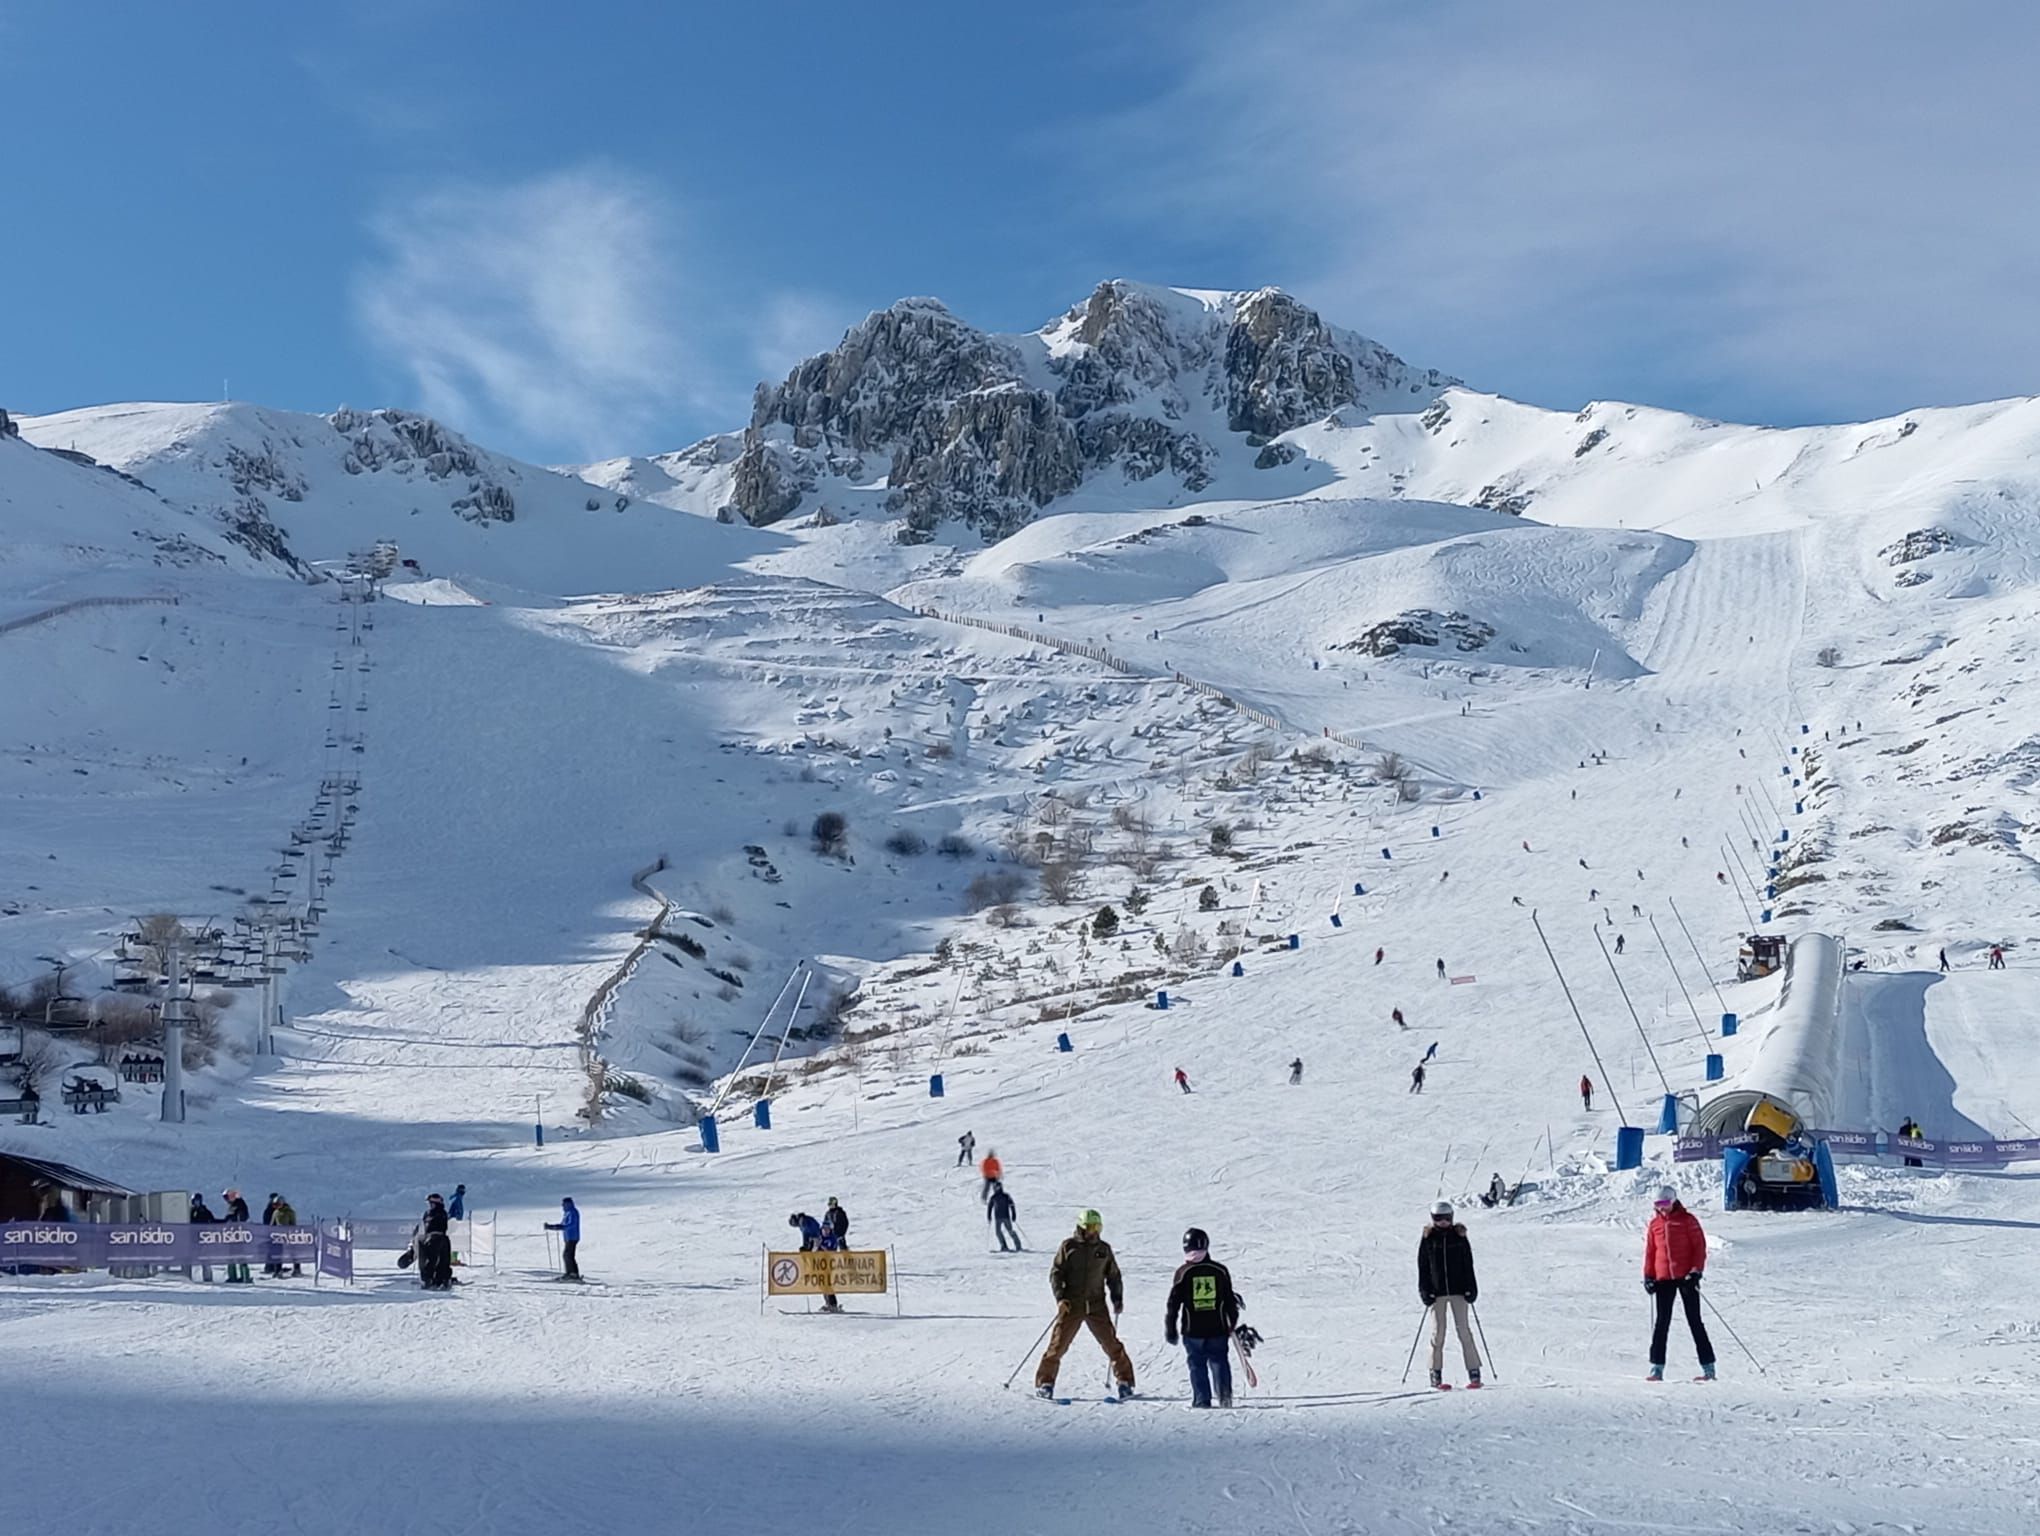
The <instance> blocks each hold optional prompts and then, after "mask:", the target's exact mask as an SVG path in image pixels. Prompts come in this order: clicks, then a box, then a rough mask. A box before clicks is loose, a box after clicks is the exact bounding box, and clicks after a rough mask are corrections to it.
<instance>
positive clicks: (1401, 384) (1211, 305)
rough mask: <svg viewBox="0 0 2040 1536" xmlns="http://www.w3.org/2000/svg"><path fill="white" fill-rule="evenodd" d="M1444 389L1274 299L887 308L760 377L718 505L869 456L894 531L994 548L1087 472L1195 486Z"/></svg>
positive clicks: (783, 501) (856, 469) (864, 469)
mask: <svg viewBox="0 0 2040 1536" xmlns="http://www.w3.org/2000/svg"><path fill="white" fill-rule="evenodd" d="M1454 382H1456V381H1455V380H1450V379H1447V378H1445V377H1444V376H1443V375H1441V374H1438V373H1436V372H1431V373H1422V372H1420V371H1418V370H1414V369H1411V368H1409V367H1408V366H1407V365H1406V364H1405V363H1403V362H1402V360H1401V359H1400V358H1398V357H1396V356H1395V355H1394V354H1393V353H1391V352H1389V351H1387V350H1386V349H1385V348H1383V347H1381V346H1380V345H1379V344H1378V343H1376V342H1373V341H1369V340H1368V339H1367V338H1365V337H1363V336H1357V335H1354V334H1353V333H1351V332H1347V331H1341V330H1339V329H1337V328H1335V327H1333V326H1330V325H1328V324H1326V323H1325V321H1324V320H1323V319H1322V318H1321V317H1320V316H1319V315H1318V314H1317V312H1316V311H1314V310H1312V309H1310V308H1309V307H1308V306H1307V305H1305V304H1303V303H1301V302H1300V301H1298V300H1297V299H1295V298H1293V297H1292V296H1290V295H1289V294H1287V293H1285V292H1283V291H1282V290H1281V289H1279V288H1262V289H1259V290H1256V291H1254V292H1251V293H1202V292H1192V291H1187V290H1179V289H1172V288H1157V287H1154V286H1152V285H1149V284H1145V283H1135V282H1129V281H1126V280H1123V279H1114V280H1112V281H1108V282H1103V283H1100V284H1099V285H1098V286H1097V287H1096V288H1095V289H1094V290H1092V292H1091V294H1090V295H1089V296H1088V297H1087V298H1085V299H1084V300H1083V301H1082V302H1081V303H1079V304H1077V305H1075V306H1074V307H1073V308H1071V309H1070V310H1068V311H1067V312H1066V313H1064V314H1063V315H1062V316H1061V317H1060V318H1058V319H1057V320H1054V321H1051V322H1050V323H1049V324H1048V325H1046V326H1044V327H1043V328H1042V329H1041V330H1039V331H1036V332H1034V333H1032V334H1029V335H1025V336H999V335H990V334H987V333H985V332H983V331H980V330H977V329H976V328H974V327H972V326H970V325H968V324H966V323H965V322H964V321H962V320H961V319H959V318H958V317H957V316H956V315H955V314H954V313H952V312H951V311H950V310H949V309H948V308H947V307H946V306H945V305H943V304H942V303H940V302H939V301H938V300H935V299H926V298H914V299H903V300H901V301H899V302H898V303H896V304H893V305H891V306H889V307H888V308H886V309H882V310H879V311H877V312H875V313H873V314H871V315H869V316H867V317H866V318H865V319H864V320H863V321H862V322H861V323H860V324H858V325H856V326H854V327H852V328H851V329H850V331H849V332H847V333H846V334H845V336H844V337H843V340H842V341H841V342H840V343H839V344H838V345H837V346H836V347H835V348H834V349H832V350H831V351H828V352H824V353H821V354H819V355H817V356H815V357H811V358H808V359H807V360H806V361H804V362H802V363H801V364H799V365H798V366H797V367H795V368H794V369H793V370H792V371H791V372H790V373H789V374H788V375H787V376H786V378H785V379H784V380H783V381H782V382H781V383H779V384H776V385H771V384H765V385H760V386H759V388H758V391H757V394H756V397H755V399H754V402H753V407H752V412H751V423H750V426H749V428H748V429H747V430H746V431H745V433H744V435H743V447H742V450H741V453H740V454H739V456H738V459H737V462H736V466H735V469H734V471H733V473H732V476H731V482H730V484H731V490H730V498H729V502H728V504H727V505H726V506H725V507H724V508H723V514H724V516H726V517H730V518H742V519H743V520H744V521H746V522H749V523H754V524H763V523H770V522H775V521H777V520H779V519H780V518H783V517H786V516H788V515H790V514H791V513H793V512H794V511H796V510H798V508H799V507H800V505H801V503H802V501H803V500H804V498H805V497H806V496H807V494H808V493H809V492H810V491H812V490H814V489H815V488H816V487H817V486H818V485H819V484H820V482H821V480H822V478H823V477H824V476H830V475H834V476H842V477H850V478H860V479H861V478H868V476H869V474H870V470H871V464H870V460H872V459H874V458H877V457H879V456H881V455H882V456H884V458H885V460H886V464H887V471H886V472H887V484H888V485H889V486H890V488H891V495H890V498H889V502H888V504H889V506H890V507H891V508H892V509H893V510H894V511H895V512H897V513H900V514H903V515H904V517H905V519H906V528H905V530H904V532H903V535H902V536H903V537H905V538H908V539H921V538H926V537H929V536H930V535H932V533H933V531H934V529H935V528H936V527H937V526H938V525H939V524H941V523H942V522H944V521H959V522H963V523H966V524H968V525H970V526H971V527H974V528H976V529H977V530H978V531H979V532H981V533H982V534H983V535H984V536H985V537H987V538H997V537H1003V536H1004V535H1005V534H1007V533H1010V532H1011V531H1012V530H1013V529H1015V528H1017V527H1019V526H1021V525H1022V524H1024V523H1026V522H1027V521H1029V520H1030V519H1031V518H1033V517H1034V516H1035V515H1036V514H1037V513H1038V512H1039V511H1040V510H1041V509H1042V508H1044V507H1046V506H1048V505H1049V504H1050V503H1052V502H1054V501H1056V500H1057V499H1059V498H1061V497H1063V496H1067V495H1069V494H1071V493H1072V492H1074V491H1076V490H1077V489H1079V488H1080V487H1081V486H1083V485H1085V484H1086V483H1088V482H1090V481H1091V480H1093V479H1094V478H1096V477H1098V476H1101V475H1110V474H1117V475H1118V476H1120V477H1121V478H1122V479H1127V480H1145V479H1148V478H1150V477H1152V476H1155V475H1161V474H1167V475H1171V476H1173V477H1174V478H1175V479H1176V480H1177V481H1178V482H1179V483H1180V485H1181V487H1182V489H1183V490H1184V491H1187V492H1191V493H1195V492H1197V491H1200V490H1203V489H1204V488H1205V487H1207V486H1208V485H1210V484H1211V483H1212V481H1213V478H1214V476H1215V474H1216V472H1217V470H1218V468H1219V467H1220V465H1221V463H1222V462H1223V461H1224V460H1225V458H1226V456H1227V454H1228V453H1230V452H1233V451H1235V450H1236V449H1237V448H1250V449H1251V448H1260V447H1262V445H1263V444H1264V443H1265V442H1266V440H1267V439H1268V438H1271V437H1274V436H1277V435H1279V434H1281V433H1283V432H1287V431H1290V430H1291V429H1293V428H1295V427H1299V426H1302V425H1304V424H1306V423H1308V422H1311V421H1316V420H1319V419H1321V418H1322V417H1324V416H1325V415H1327V414H1328V413H1330V412H1331V411H1334V410H1337V409H1339V408H1340V407H1342V406H1349V405H1354V404H1362V405H1368V406H1374V405H1380V404H1387V403H1390V402H1393V403H1394V404H1396V405H1398V406H1406V405H1409V404H1411V403H1414V404H1417V405H1421V404H1422V399H1421V398H1420V397H1421V396H1423V394H1424V392H1425V391H1426V390H1428V391H1430V392H1431V393H1433V394H1435V393H1436V392H1437V390H1438V389H1440V388H1443V387H1445V386H1446V385H1449V384H1451V383H1454ZM1412 397H1419V398H1415V399H1414V401H1413V399H1412ZM1290 457H1293V455H1291V454H1289V453H1287V452H1281V453H1270V452H1264V453H1262V454H1261V456H1260V457H1259V459H1256V460H1254V461H1253V462H1255V463H1258V464H1260V465H1262V466H1263V467H1267V466H1271V465H1276V464H1280V463H1283V462H1286V461H1287V460H1288V459H1289V458H1290Z"/></svg>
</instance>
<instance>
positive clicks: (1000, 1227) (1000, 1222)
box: [992, 1216, 1021, 1253]
mask: <svg viewBox="0 0 2040 1536" xmlns="http://www.w3.org/2000/svg"><path fill="white" fill-rule="evenodd" d="M992 1236H994V1237H996V1238H997V1239H998V1240H999V1252H1001V1253H1004V1252H1006V1239H1007V1238H1009V1237H1010V1238H1012V1239H1013V1252H1015V1253H1018V1252H1020V1251H1021V1249H1020V1234H1019V1233H1018V1232H1016V1231H1014V1230H1013V1222H1012V1220H1011V1218H1009V1217H1005V1216H1001V1217H999V1218H998V1219H997V1220H996V1221H994V1222H993V1223H992Z"/></svg>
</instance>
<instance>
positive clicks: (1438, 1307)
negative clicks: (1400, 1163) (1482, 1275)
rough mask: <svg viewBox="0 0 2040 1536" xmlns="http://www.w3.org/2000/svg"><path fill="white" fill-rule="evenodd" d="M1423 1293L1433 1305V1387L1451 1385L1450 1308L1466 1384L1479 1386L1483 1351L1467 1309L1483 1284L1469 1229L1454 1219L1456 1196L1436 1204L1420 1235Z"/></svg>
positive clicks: (1419, 1272) (1419, 1271) (1420, 1285)
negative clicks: (1447, 1371)
mask: <svg viewBox="0 0 2040 1536" xmlns="http://www.w3.org/2000/svg"><path fill="white" fill-rule="evenodd" d="M1417 1294H1418V1295H1419V1296H1420V1297H1422V1298H1423V1301H1424V1305H1425V1306H1427V1307H1429V1308H1430V1309H1431V1385H1432V1386H1434V1387H1438V1388H1441V1389H1442V1388H1443V1387H1444V1386H1445V1317H1446V1314H1447V1313H1448V1312H1449V1313H1450V1314H1451V1316H1452V1322H1453V1325H1454V1326H1455V1327H1456V1328H1457V1329H1458V1330H1459V1348H1460V1352H1461V1353H1462V1354H1463V1355H1464V1356H1465V1357H1466V1384H1467V1385H1468V1386H1469V1387H1477V1386H1479V1385H1480V1351H1479V1350H1477V1349H1475V1348H1474V1347H1473V1330H1472V1329H1471V1328H1469V1327H1468V1326H1467V1323H1466V1309H1467V1308H1468V1307H1470V1306H1472V1305H1473V1303H1474V1301H1475V1299H1476V1298H1477V1297H1478V1296H1479V1295H1480V1282H1479V1281H1478V1280H1476V1279H1475V1278H1474V1275H1473V1244H1471V1243H1469V1242H1468V1241H1467V1240H1466V1228H1464V1227H1462V1226H1461V1225H1460V1224H1459V1223H1458V1222H1456V1221H1454V1220H1453V1219H1452V1202H1451V1201H1450V1200H1440V1201H1439V1202H1438V1203H1437V1204H1436V1205H1434V1206H1432V1207H1431V1224H1430V1226H1428V1227H1426V1228H1425V1229H1424V1235H1423V1236H1422V1237H1420V1238H1419V1239H1417Z"/></svg>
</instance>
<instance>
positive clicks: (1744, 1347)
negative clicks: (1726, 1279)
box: [1700, 1290, 1771, 1376]
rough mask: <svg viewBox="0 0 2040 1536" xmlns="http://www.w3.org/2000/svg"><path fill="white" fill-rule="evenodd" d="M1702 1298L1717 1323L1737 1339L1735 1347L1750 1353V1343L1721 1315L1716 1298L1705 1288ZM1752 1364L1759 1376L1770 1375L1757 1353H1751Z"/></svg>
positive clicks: (1747, 1353) (1701, 1294) (1732, 1337)
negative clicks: (1744, 1341) (1743, 1339)
mask: <svg viewBox="0 0 2040 1536" xmlns="http://www.w3.org/2000/svg"><path fill="white" fill-rule="evenodd" d="M1700 1299H1701V1300H1702V1301H1704V1302H1706V1303H1707V1310H1708V1311H1710V1312H1712V1313H1713V1314H1714V1320H1715V1321H1716V1322H1717V1323H1719V1324H1721V1326H1722V1327H1724V1328H1726V1329H1728V1336H1729V1337H1730V1338H1731V1339H1734V1340H1735V1347H1736V1348H1737V1349H1739V1350H1741V1351H1742V1352H1743V1353H1744V1354H1746V1355H1750V1347H1749V1345H1747V1344H1745V1343H1743V1341H1742V1335H1741V1334H1739V1333H1737V1332H1736V1331H1735V1328H1734V1327H1733V1326H1732V1325H1731V1324H1730V1323H1729V1320H1728V1319H1727V1318H1725V1317H1723V1316H1722V1315H1721V1308H1719V1307H1717V1306H1716V1305H1715V1304H1714V1298H1713V1297H1712V1296H1709V1295H1708V1294H1707V1293H1706V1292H1705V1291H1704V1290H1703V1291H1702V1292H1701V1293H1700ZM1750 1364H1751V1365H1754V1366H1756V1367H1757V1374H1758V1375H1759V1376H1768V1375H1770V1374H1771V1373H1770V1372H1769V1371H1767V1370H1765V1369H1764V1368H1763V1366H1762V1365H1760V1364H1758V1362H1757V1357H1756V1356H1755V1355H1750Z"/></svg>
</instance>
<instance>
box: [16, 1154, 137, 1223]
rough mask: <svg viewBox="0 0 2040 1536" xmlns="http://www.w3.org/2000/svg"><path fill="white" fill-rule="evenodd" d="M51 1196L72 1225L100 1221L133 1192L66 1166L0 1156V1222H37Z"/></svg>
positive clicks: (131, 1196) (21, 1156) (40, 1160)
mask: <svg viewBox="0 0 2040 1536" xmlns="http://www.w3.org/2000/svg"><path fill="white" fill-rule="evenodd" d="M52 1196H54V1197H55V1198H56V1200H57V1202H58V1203H59V1204H60V1205H62V1206H63V1208H64V1210H65V1212H66V1213H67V1215H68V1218H69V1219H70V1220H72V1221H103V1220H106V1219H107V1217H108V1215H109V1214H110V1211H109V1208H110V1207H111V1206H112V1204H113V1202H115V1201H126V1200H130V1199H134V1198H135V1197H136V1192H135V1191H134V1190H132V1189H128V1188H126V1187H125V1186H123V1185H119V1184H116V1183H114V1182H113V1181H112V1180H111V1179H102V1178H100V1177H99V1176H98V1175H97V1174H94V1173H87V1172H86V1171H85V1170H84V1169H82V1168H73V1167H72V1166H71V1165H70V1164H69V1163H53V1162H50V1161H49V1160H48V1159H46V1158H40V1157H24V1156H23V1155H22V1154H20V1153H18V1152H0V1221H37V1220H40V1219H41V1217H42V1214H43V1212H44V1211H45V1210H47V1209H48V1207H49V1203H50V1199H51V1197H52Z"/></svg>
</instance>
